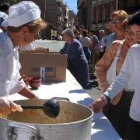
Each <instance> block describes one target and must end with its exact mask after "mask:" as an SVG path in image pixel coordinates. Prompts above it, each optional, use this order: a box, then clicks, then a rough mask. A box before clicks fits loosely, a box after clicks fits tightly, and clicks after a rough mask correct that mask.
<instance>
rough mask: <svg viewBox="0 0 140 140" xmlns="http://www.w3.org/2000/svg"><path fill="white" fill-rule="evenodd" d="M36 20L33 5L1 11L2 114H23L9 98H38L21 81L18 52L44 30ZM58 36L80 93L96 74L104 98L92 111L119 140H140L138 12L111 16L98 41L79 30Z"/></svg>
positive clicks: (1, 8) (0, 8)
mask: <svg viewBox="0 0 140 140" xmlns="http://www.w3.org/2000/svg"><path fill="white" fill-rule="evenodd" d="M40 15H41V11H40V9H39V7H38V6H37V5H36V4H35V3H34V2H31V1H29V2H27V1H23V2H20V3H18V4H15V5H12V6H10V5H8V4H7V3H5V4H4V5H1V6H0V89H1V90H0V114H5V113H10V112H11V111H21V108H20V106H18V105H17V104H15V103H14V102H12V101H10V100H9V99H8V95H9V94H13V93H19V94H21V95H23V96H25V97H27V98H30V99H33V98H38V97H36V95H35V94H34V93H33V92H32V91H31V90H30V89H28V88H27V87H26V86H25V83H24V81H23V79H22V77H21V76H20V73H19V70H20V68H21V66H20V62H19V54H18V48H19V47H24V46H28V45H30V43H31V42H33V41H34V40H35V39H36V38H37V36H38V34H39V32H40V31H41V30H42V29H44V28H45V27H46V23H45V22H44V21H43V20H42V19H41V17H40ZM62 36H63V40H64V41H65V45H64V47H63V48H62V49H61V50H60V53H62V54H66V55H67V56H68V57H67V62H68V69H69V70H70V72H71V73H72V74H73V76H74V77H75V78H76V80H77V81H78V82H79V83H80V84H81V86H82V87H83V88H84V89H86V88H89V87H90V66H92V68H93V69H94V70H95V73H96V77H97V81H98V84H99V87H100V89H101V92H102V93H103V94H102V96H101V97H100V98H99V99H97V100H96V101H95V102H93V103H92V104H91V108H92V109H93V111H94V112H95V113H98V112H100V111H101V110H102V111H103V113H104V114H105V116H106V117H107V118H108V119H109V121H110V122H111V123H112V125H113V126H114V128H115V129H116V131H117V132H118V134H119V135H120V137H121V138H122V139H124V140H138V139H140V134H139V131H140V109H139V101H140V86H139V83H140V73H139V70H140V65H139V61H140V45H139V43H140V11H138V12H136V13H134V14H132V15H128V14H127V12H126V11H124V10H116V11H114V12H112V13H111V15H110V17H109V18H108V20H107V22H106V27H105V28H104V29H101V30H99V33H98V36H97V35H96V34H95V31H94V30H93V29H91V30H89V31H87V30H86V29H85V27H84V26H83V25H80V26H76V28H75V29H74V30H73V29H69V28H67V29H65V30H64V31H63V32H62ZM62 36H60V38H61V39H62Z"/></svg>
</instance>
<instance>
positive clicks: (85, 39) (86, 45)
mask: <svg viewBox="0 0 140 140" xmlns="http://www.w3.org/2000/svg"><path fill="white" fill-rule="evenodd" d="M87 35H88V32H87V30H85V29H84V30H83V34H82V37H81V38H80V39H79V41H80V43H81V44H82V46H83V49H84V53H85V56H86V58H87V61H88V64H90V58H91V51H90V50H91V48H92V42H91V40H90V38H89V37H88V36H87Z"/></svg>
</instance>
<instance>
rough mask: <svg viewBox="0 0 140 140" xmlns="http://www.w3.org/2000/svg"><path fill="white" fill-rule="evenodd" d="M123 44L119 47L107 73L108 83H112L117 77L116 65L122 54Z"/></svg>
mask: <svg viewBox="0 0 140 140" xmlns="http://www.w3.org/2000/svg"><path fill="white" fill-rule="evenodd" d="M121 47H122V46H121V44H120V45H119V48H118V50H117V52H116V55H115V58H114V60H113V61H112V63H111V65H110V67H109V69H108V70H107V74H106V80H107V82H108V84H109V85H110V84H111V83H112V82H113V81H114V80H115V78H116V76H117V74H116V65H117V62H118V59H119V56H120V52H121Z"/></svg>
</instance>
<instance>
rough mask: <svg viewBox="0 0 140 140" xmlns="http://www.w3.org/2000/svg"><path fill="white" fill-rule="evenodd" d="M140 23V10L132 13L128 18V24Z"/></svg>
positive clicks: (139, 24)
mask: <svg viewBox="0 0 140 140" xmlns="http://www.w3.org/2000/svg"><path fill="white" fill-rule="evenodd" d="M134 24H136V25H138V26H140V11H137V12H136V13H134V14H132V15H131V16H130V17H129V19H128V25H129V26H131V25H134Z"/></svg>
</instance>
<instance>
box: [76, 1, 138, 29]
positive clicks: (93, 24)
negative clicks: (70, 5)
mask: <svg viewBox="0 0 140 140" xmlns="http://www.w3.org/2000/svg"><path fill="white" fill-rule="evenodd" d="M77 7H78V14H77V18H78V23H79V24H83V25H85V27H86V28H87V29H91V28H93V29H94V30H99V29H102V28H104V27H105V22H106V20H107V19H108V18H109V17H110V14H111V12H113V11H115V10H118V9H120V10H125V11H126V12H128V14H132V13H134V12H136V11H138V10H139V9H140V0H77Z"/></svg>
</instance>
